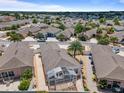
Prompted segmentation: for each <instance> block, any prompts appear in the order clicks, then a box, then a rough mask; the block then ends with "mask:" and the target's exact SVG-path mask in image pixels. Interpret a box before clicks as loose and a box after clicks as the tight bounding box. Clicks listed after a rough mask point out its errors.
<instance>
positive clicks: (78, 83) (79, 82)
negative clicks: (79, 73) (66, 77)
mask: <svg viewBox="0 0 124 93" xmlns="http://www.w3.org/2000/svg"><path fill="white" fill-rule="evenodd" d="M76 87H77V91H78V92H84V87H83V82H82V79H79V80H77V81H76Z"/></svg>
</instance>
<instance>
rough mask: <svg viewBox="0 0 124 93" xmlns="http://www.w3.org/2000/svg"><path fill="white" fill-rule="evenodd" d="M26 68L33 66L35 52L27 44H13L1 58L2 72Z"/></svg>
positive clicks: (0, 66)
mask: <svg viewBox="0 0 124 93" xmlns="http://www.w3.org/2000/svg"><path fill="white" fill-rule="evenodd" d="M25 66H31V67H32V66H33V51H32V50H31V49H30V48H29V47H28V45H26V44H25V43H21V42H17V43H12V44H11V45H9V47H8V48H7V50H6V51H5V52H4V54H3V56H1V57H0V69H2V70H3V69H12V68H19V67H25Z"/></svg>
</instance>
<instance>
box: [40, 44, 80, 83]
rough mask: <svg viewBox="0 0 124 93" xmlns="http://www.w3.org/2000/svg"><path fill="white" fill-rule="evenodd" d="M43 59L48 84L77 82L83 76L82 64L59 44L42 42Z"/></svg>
mask: <svg viewBox="0 0 124 93" xmlns="http://www.w3.org/2000/svg"><path fill="white" fill-rule="evenodd" d="M41 60H42V63H43V66H44V70H45V75H46V78H47V82H48V85H55V84H60V83H64V82H75V81H76V80H77V79H78V78H80V76H81V73H80V72H81V66H80V64H79V63H78V62H77V60H75V59H74V58H72V57H71V56H70V55H68V53H67V51H66V50H63V49H60V48H59V46H58V45H57V44H54V43H44V44H42V45H41Z"/></svg>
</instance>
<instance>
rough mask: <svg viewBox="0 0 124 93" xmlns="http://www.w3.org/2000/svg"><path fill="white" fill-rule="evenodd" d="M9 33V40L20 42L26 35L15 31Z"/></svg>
mask: <svg viewBox="0 0 124 93" xmlns="http://www.w3.org/2000/svg"><path fill="white" fill-rule="evenodd" d="M7 34H8V36H9V38H8V40H10V41H13V42H18V41H21V40H22V39H24V37H23V36H22V35H21V34H19V33H16V32H14V31H12V32H10V33H7Z"/></svg>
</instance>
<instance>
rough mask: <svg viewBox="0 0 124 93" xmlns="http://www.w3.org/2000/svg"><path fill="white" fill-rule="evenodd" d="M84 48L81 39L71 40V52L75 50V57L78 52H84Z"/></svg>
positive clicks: (69, 49) (69, 48)
mask: <svg viewBox="0 0 124 93" xmlns="http://www.w3.org/2000/svg"><path fill="white" fill-rule="evenodd" d="M83 50H84V47H83V46H82V45H81V43H80V42H79V41H77V40H76V41H73V42H71V45H70V46H69V47H68V51H69V52H73V56H74V58H75V56H76V53H82V52H83Z"/></svg>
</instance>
